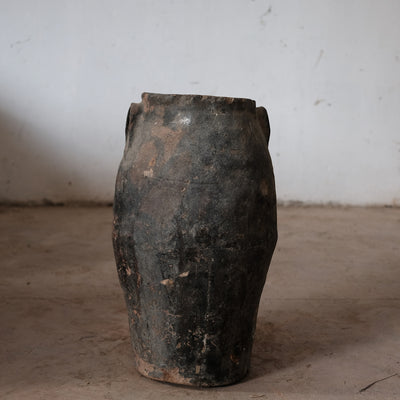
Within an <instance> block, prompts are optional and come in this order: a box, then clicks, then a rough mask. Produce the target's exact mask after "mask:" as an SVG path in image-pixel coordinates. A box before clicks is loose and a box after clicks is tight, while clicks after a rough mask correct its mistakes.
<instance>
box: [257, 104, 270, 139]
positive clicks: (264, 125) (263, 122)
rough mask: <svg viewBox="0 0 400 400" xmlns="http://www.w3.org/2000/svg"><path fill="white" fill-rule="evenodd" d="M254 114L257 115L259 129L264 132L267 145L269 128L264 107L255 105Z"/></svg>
mask: <svg viewBox="0 0 400 400" xmlns="http://www.w3.org/2000/svg"><path fill="white" fill-rule="evenodd" d="M256 115H257V120H258V123H259V124H260V127H261V130H262V131H263V133H264V136H265V140H266V141H267V146H268V143H269V136H270V133H271V130H270V126H269V119H268V113H267V110H266V109H265V108H264V107H257V108H256Z"/></svg>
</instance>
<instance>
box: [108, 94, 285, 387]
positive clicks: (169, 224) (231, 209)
mask: <svg viewBox="0 0 400 400" xmlns="http://www.w3.org/2000/svg"><path fill="white" fill-rule="evenodd" d="M269 134H270V129H269V123H268V116H267V112H266V110H265V109H264V108H263V107H258V108H256V104H255V102H254V101H252V100H249V99H239V98H228V97H214V96H199V95H162V94H152V93H144V94H143V95H142V102H141V103H139V104H135V103H134V104H132V105H131V107H130V110H129V112H128V117H127V123H126V147H125V151H124V156H123V159H122V161H121V164H120V168H119V172H118V176H117V182H116V189H115V202H114V215H115V217H114V229H113V243H114V251H115V258H116V264H117V269H118V274H119V279H120V282H121V286H122V288H123V290H124V294H125V300H126V304H127V308H128V314H129V325H130V332H131V339H132V345H133V349H134V357H135V362H136V367H137V369H138V371H139V372H140V373H141V374H143V375H145V376H148V377H150V378H153V379H157V380H161V381H166V382H172V383H178V384H184V385H196V386H218V385H226V384H230V383H233V382H235V381H238V380H240V379H241V378H243V377H244V376H245V375H246V373H247V371H248V368H249V363H250V355H251V348H252V342H253V335H254V331H255V326H256V319H257V310H258V304H259V300H260V296H261V292H262V289H263V286H264V283H265V279H266V275H267V271H268V267H269V264H270V260H271V257H272V254H273V251H274V248H275V244H276V240H277V227H276V197H275V185H274V175H273V170H272V164H271V159H270V156H269V152H268V139H269Z"/></svg>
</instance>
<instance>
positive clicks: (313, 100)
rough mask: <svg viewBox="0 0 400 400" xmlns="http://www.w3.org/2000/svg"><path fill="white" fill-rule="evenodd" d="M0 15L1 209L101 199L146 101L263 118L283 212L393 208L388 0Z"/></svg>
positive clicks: (396, 137) (8, 6) (396, 157)
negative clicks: (226, 105)
mask: <svg viewBox="0 0 400 400" xmlns="http://www.w3.org/2000/svg"><path fill="white" fill-rule="evenodd" d="M0 5H1V12H0V51H1V57H0V134H1V135H0V200H2V201H22V202H23V201H37V202H40V201H43V199H48V200H51V201H54V202H66V201H106V202H107V201H111V200H112V196H113V190H114V179H115V175H116V170H117V167H118V163H119V160H120V158H121V155H122V151H123V146H124V124H125V116H126V112H127V109H128V106H129V104H130V102H132V101H134V102H138V101H140V94H141V92H143V91H152V92H161V93H198V94H210V95H222V96H237V97H250V98H253V99H255V100H256V101H257V103H258V105H264V106H265V107H266V108H267V109H268V111H269V114H270V120H271V127H272V134H271V142H270V150H271V155H272V158H273V162H274V166H275V175H276V181H277V193H278V198H279V199H280V200H282V201H303V202H339V203H346V204H362V205H364V204H399V203H400V23H399V16H400V2H399V1H397V0H381V1H379V2H377V1H373V0H358V1H355V0H325V1H323V0H302V1H295V0H292V1H290V0H269V1H261V0H254V1H250V0H249V1H245V0H202V1H200V0H169V1H167V0H146V1H145V0H141V1H139V0H129V1H128V0H127V1H122V0H118V1H116V0H113V1H104V0H103V1H99V0H98V1H95V0H80V1H76V0H75V1H74V0H69V1H61V0H59V1H55V0H41V1H39V0H36V1H30V0H14V1H0Z"/></svg>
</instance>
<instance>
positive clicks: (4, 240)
mask: <svg viewBox="0 0 400 400" xmlns="http://www.w3.org/2000/svg"><path fill="white" fill-rule="evenodd" d="M278 218H279V240H278V245H277V249H276V251H275V254H274V257H273V260H272V264H271V268H270V272H269V274H268V278H267V284H266V286H265V289H264V293H263V296H262V300H261V304H260V309H259V316H258V325H257V332H256V337H255V343H254V348H253V356H252V368H251V371H250V374H249V375H248V377H247V378H246V379H245V380H244V381H242V382H241V383H239V384H236V385H232V386H228V387H223V388H215V389H191V388H187V387H183V388H182V387H178V386H173V385H169V384H163V383H159V382H154V381H151V380H149V379H146V378H143V377H141V376H140V375H139V374H138V373H137V372H136V371H135V369H134V367H133V365H132V353H131V348H130V343H129V333H128V323H127V314H126V311H125V303H124V300H123V297H122V291H121V289H120V287H119V283H118V278H117V274H116V268H115V265H114V260H113V253H112V247H111V221H112V210H111V208H107V207H104V208H102V207H98V208H95V207H93V208H78V207H33V208H6V207H3V208H0V229H1V236H0V257H1V258H0V259H1V279H0V317H1V324H0V371H1V373H0V398H1V399H4V400H6V399H7V400H11V399H13V400H14V399H30V400H36V399H52V400H57V399H63V400H68V399H74V400H76V399H108V400H112V399H115V400H117V399H118V400H123V399H135V400H136V399H139V400H140V399H159V398H160V399H161V398H162V399H192V398H193V399H234V400H235V399H255V398H257V399H262V400H264V399H331V398H332V399H347V398H354V399H400V209H395V208H393V209H392V208H329V207H326V208H323V207H320V208H318V207H307V208H301V207H283V208H280V209H279V212H278ZM238 323H240V321H238ZM383 378H387V379H385V380H382V381H378V380H380V379H383ZM375 381H378V382H376V383H375V384H373V385H372V386H370V387H368V385H370V384H371V383H373V382H375ZM363 388H366V390H364V391H361V392H360V390H362V389H363Z"/></svg>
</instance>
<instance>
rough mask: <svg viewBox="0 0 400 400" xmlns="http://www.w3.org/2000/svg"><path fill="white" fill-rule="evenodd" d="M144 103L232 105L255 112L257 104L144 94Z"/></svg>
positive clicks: (232, 99) (221, 98)
mask: <svg viewBox="0 0 400 400" xmlns="http://www.w3.org/2000/svg"><path fill="white" fill-rule="evenodd" d="M142 102H143V104H145V105H149V106H153V105H154V106H155V105H163V106H166V105H181V106H184V105H199V106H200V105H203V106H207V105H225V106H229V105H232V106H233V107H239V108H245V109H250V110H255V107H256V102H255V101H254V100H251V99H247V98H241V97H224V96H211V95H201V94H163V93H149V92H144V93H142Z"/></svg>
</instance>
